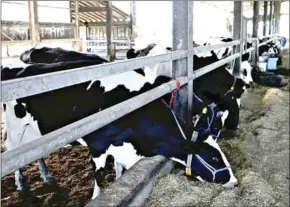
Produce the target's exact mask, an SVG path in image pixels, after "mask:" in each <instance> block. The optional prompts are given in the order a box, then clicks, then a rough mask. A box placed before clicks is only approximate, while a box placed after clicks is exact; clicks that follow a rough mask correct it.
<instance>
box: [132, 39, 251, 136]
mask: <svg viewBox="0 0 290 207" xmlns="http://www.w3.org/2000/svg"><path fill="white" fill-rule="evenodd" d="M151 45H154V44H150V46H149V47H147V48H145V49H142V50H137V51H135V50H134V49H130V50H129V51H128V52H127V58H128V59H131V58H135V57H140V56H144V55H146V53H144V52H142V51H147V53H148V50H150V49H151V48H152V47H151ZM167 50H171V48H169V47H168V48H167ZM209 54H210V55H209ZM202 55H204V56H202ZM218 60H219V58H218V57H217V55H216V54H215V52H214V51H211V52H209V53H206V54H205V53H202V54H197V55H194V56H193V62H194V70H198V69H200V68H202V67H204V66H206V65H209V64H212V63H214V62H217V61H218ZM139 70H141V69H139ZM247 70H248V69H247ZM249 71H250V69H249ZM243 73H244V72H243ZM140 74H141V72H140ZM242 76H243V75H238V77H235V76H233V75H232V74H231V73H229V71H228V69H227V65H224V66H221V67H219V68H217V69H215V70H213V71H211V72H209V73H207V74H205V75H203V76H201V77H199V78H197V79H196V80H194V89H193V93H194V94H195V96H194V97H200V98H199V99H200V100H203V101H205V102H206V103H207V104H209V103H211V102H214V103H219V106H220V107H222V108H223V110H229V111H230V114H229V117H228V119H227V120H226V123H225V126H226V128H227V129H231V130H236V129H237V128H238V123H239V108H240V98H241V96H242V94H243V93H244V92H245V90H246V88H248V87H249V86H250V84H247V83H246V82H245V81H244V80H245V79H251V73H250V72H249V73H247V72H245V73H244V78H242ZM250 83H251V82H250ZM193 101H194V102H195V103H197V102H199V101H198V100H197V99H196V98H194V100H193Z"/></svg>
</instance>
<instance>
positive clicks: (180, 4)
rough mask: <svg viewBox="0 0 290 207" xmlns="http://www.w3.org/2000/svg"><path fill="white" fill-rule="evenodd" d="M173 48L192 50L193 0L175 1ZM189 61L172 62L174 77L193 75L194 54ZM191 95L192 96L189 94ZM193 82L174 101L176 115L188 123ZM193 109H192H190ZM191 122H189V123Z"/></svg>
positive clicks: (183, 59) (182, 89)
mask: <svg viewBox="0 0 290 207" xmlns="http://www.w3.org/2000/svg"><path fill="white" fill-rule="evenodd" d="M172 4H173V25H172V28H173V39H172V42H173V50H191V49H193V45H192V33H193V26H192V24H193V23H192V21H193V2H192V1H173V3H172ZM187 58H188V61H187V59H186V58H182V59H179V60H176V61H173V64H172V68H173V71H172V73H173V74H172V75H173V77H175V78H176V77H180V76H187V75H188V74H189V77H190V76H193V74H192V72H193V66H192V63H193V60H192V58H193V57H192V55H189V56H188V57H187ZM187 68H188V70H189V71H188V70H187ZM188 91H190V94H188ZM188 95H190V96H188ZM190 97H192V83H189V84H188V85H187V86H184V87H183V88H181V89H180V90H178V92H177V93H176V95H175V98H174V101H173V110H174V112H175V113H176V115H177V116H178V117H179V118H180V119H181V120H183V121H184V122H185V123H186V122H187V123H188V121H189V120H188V118H189V117H190V119H191V120H192V116H191V114H190V113H191V112H189V111H188V108H189V107H188V106H189V105H191V101H192V98H190ZM191 108H192V107H191ZM190 110H192V109H190ZM188 124H189V123H188Z"/></svg>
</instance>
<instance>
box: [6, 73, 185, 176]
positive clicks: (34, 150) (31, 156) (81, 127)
mask: <svg viewBox="0 0 290 207" xmlns="http://www.w3.org/2000/svg"><path fill="white" fill-rule="evenodd" d="M178 80H179V82H180V83H181V85H184V84H186V83H187V82H188V78H187V77H180V78H178ZM176 87H177V81H175V80H173V81H170V82H169V83H165V84H162V85H161V86H158V87H156V88H154V89H152V90H150V91H147V92H145V93H143V94H141V95H138V96H135V97H134V98H131V99H129V100H126V101H124V102H122V103H119V104H116V105H114V106H112V107H110V108H108V109H105V110H104V111H100V112H97V113H95V114H93V115H91V116H88V117H86V118H84V119H81V120H79V121H77V122H74V123H72V124H70V125H67V126H65V127H62V128H60V129H58V130H55V131H53V132H51V133H48V134H46V135H44V136H42V137H40V138H38V139H36V140H33V141H31V142H29V143H26V144H23V145H21V146H19V147H17V148H15V149H13V150H10V151H7V152H4V153H2V154H1V155H2V163H1V164H2V171H1V173H2V174H1V177H3V176H5V175H8V174H9V173H11V172H13V171H15V170H17V169H19V168H22V167H24V166H25V165H27V164H29V163H31V162H33V161H35V160H37V159H40V158H42V157H45V156H47V155H49V154H50V153H52V152H54V151H55V150H57V149H59V148H61V147H63V146H65V145H67V144H69V143H71V142H73V141H75V140H77V139H79V138H80V137H83V136H85V135H87V134H89V133H91V132H93V131H96V130H98V129H100V128H101V127H103V126H106V125H107V124H109V123H111V122H113V121H115V120H117V119H119V118H120V117H122V116H125V115H126V114H128V113H130V112H132V111H134V110H136V109H138V108H140V107H142V106H144V105H146V104H148V103H150V102H151V101H154V100H156V99H158V98H160V97H161V96H163V95H165V94H166V93H169V92H171V91H172V90H174V89H175V88H176Z"/></svg>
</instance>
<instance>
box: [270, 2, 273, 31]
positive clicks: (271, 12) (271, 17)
mask: <svg viewBox="0 0 290 207" xmlns="http://www.w3.org/2000/svg"><path fill="white" fill-rule="evenodd" d="M272 22H273V1H270V14H269V35H271V34H272Z"/></svg>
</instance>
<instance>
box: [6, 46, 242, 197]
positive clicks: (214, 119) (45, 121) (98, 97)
mask: <svg viewBox="0 0 290 207" xmlns="http://www.w3.org/2000/svg"><path fill="white" fill-rule="evenodd" d="M163 52H164V49H163V48H161V47H159V46H158V47H154V48H153V49H152V50H151V51H150V52H149V54H148V55H156V54H160V53H163ZM41 57H42V56H41ZM30 60H31V59H30ZM37 60H38V59H37V58H36V59H34V61H35V62H37ZM80 61H84V60H77V61H73V60H67V59H66V61H64V62H57V61H55V63H51V64H43V63H37V64H32V65H30V66H28V67H26V68H18V69H17V68H16V69H12V70H10V69H8V68H3V69H2V71H1V77H2V78H3V80H11V79H16V78H22V77H28V76H33V75H38V74H43V73H49V72H56V71H58V70H66V69H71V68H75V67H80V65H79V64H81V63H84V62H86V61H89V60H85V61H84V62H80ZM92 61H94V60H92ZM97 61H100V60H99V59H98V60H97ZM39 62H41V61H39ZM100 62H101V63H106V62H107V61H105V60H104V61H100ZM30 63H31V61H30ZM170 69H171V63H161V64H158V67H152V68H149V67H145V69H144V70H143V71H144V74H145V75H141V74H139V73H138V72H136V71H130V72H126V73H122V74H118V75H114V76H110V77H106V78H101V79H98V80H92V81H88V82H84V83H80V84H77V85H74V86H69V87H64V88H61V89H57V90H53V91H48V92H45V93H41V94H37V95H33V96H29V97H25V98H20V99H17V100H13V101H9V102H7V103H5V105H6V123H7V132H8V133H7V141H6V143H5V146H6V149H7V150H11V149H13V148H15V147H20V146H21V144H24V143H27V142H29V141H32V140H33V139H36V138H38V137H39V136H41V135H44V134H47V133H49V132H51V131H54V130H56V129H58V128H61V127H63V126H65V125H68V124H70V123H73V122H75V121H77V120H80V119H82V118H85V117H87V116H89V115H92V114H94V113H97V112H99V111H100V110H104V109H106V108H108V107H110V106H113V105H115V104H117V103H119V102H122V101H125V100H127V99H129V98H131V97H134V96H136V95H138V94H141V93H143V92H145V91H148V90H150V89H152V88H153V87H156V86H158V85H161V84H162V83H166V82H168V81H169V80H171V77H170V74H171V70H170ZM166 103H168V97H167V98H166V96H165V97H164V98H163V99H159V100H156V101H154V102H152V103H150V104H148V105H146V106H144V107H142V108H140V109H138V110H136V111H134V112H132V113H130V114H129V115H127V116H124V117H122V118H121V119H119V120H117V121H115V122H113V123H112V124H109V125H107V126H105V127H103V128H101V129H99V130H97V131H95V132H93V133H90V134H88V135H86V136H84V137H82V139H80V142H82V144H84V145H86V146H88V147H89V149H90V153H91V155H92V157H93V161H94V163H95V167H96V172H98V171H99V170H100V169H101V168H102V167H103V166H104V164H105V157H106V156H107V155H108V154H112V155H114V158H115V165H116V171H117V175H118V176H117V177H119V176H120V173H119V171H118V169H120V167H119V166H120V165H121V166H123V167H125V168H127V169H128V168H130V166H132V165H133V164H134V163H135V162H136V161H137V160H138V159H139V158H140V157H141V156H154V155H163V156H166V157H168V158H171V159H174V160H176V161H179V162H181V163H184V162H185V159H184V158H185V157H186V156H187V155H189V154H194V159H193V161H192V163H187V165H188V166H190V168H191V170H192V176H195V177H197V178H199V179H200V180H205V181H210V182H218V183H223V184H224V185H225V186H226V187H232V186H234V185H235V184H236V183H237V180H236V178H235V177H234V175H233V172H232V170H231V168H230V165H229V163H228V161H227V159H226V157H225V155H224V154H223V153H222V151H221V149H220V148H219V146H218V145H217V143H216V142H215V141H214V138H213V136H212V135H213V134H215V132H217V133H218V132H219V131H220V129H221V127H222V124H223V122H224V120H225V117H226V116H227V114H228V112H227V111H223V110H220V109H219V107H218V106H215V105H210V106H208V105H204V107H203V109H206V112H205V111H204V110H203V113H201V114H200V116H199V117H198V120H197V121H196V122H195V125H194V126H192V127H191V128H190V132H184V131H183V128H184V127H182V126H181V125H182V122H181V121H178V118H177V117H176V116H175V114H174V113H173V112H172V111H171V110H170V108H168V106H167V104H166ZM156 111H158V113H156ZM156 114H158V115H162V116H156ZM208 120H210V122H209V121H208ZM195 130H196V131H195ZM193 131H195V134H197V135H198V136H196V137H197V139H196V141H195V144H193V143H192V142H190V140H189V137H190V136H189V135H191V134H194V133H193ZM153 138H154V139H153ZM215 138H216V137H215ZM141 143H142V144H141ZM147 144H148V145H149V146H152V147H150V148H148V147H147ZM177 146H178V147H177ZM129 148H130V149H131V150H129ZM173 148H174V149H175V150H172V149H173ZM120 151H122V153H121V155H122V156H121V155H120V154H118V153H117V152H120ZM115 153H117V154H115ZM137 155H138V156H137ZM134 156H135V157H136V159H127V158H128V157H129V158H133V157H134ZM137 157H138V159H137ZM205 163H206V164H205ZM43 164H44V163H42V164H40V167H41V166H44V165H43ZM208 166H211V168H208ZM40 170H41V174H42V177H43V178H44V180H45V181H46V182H50V180H51V175H50V173H49V172H48V170H47V168H45V169H40ZM15 176H16V185H17V188H18V190H27V188H26V187H27V186H26V185H25V183H24V180H23V179H22V178H23V175H22V171H21V169H20V170H18V171H16V173H15ZM98 193H99V187H98V185H97V181H96V185H95V189H94V193H93V198H94V197H96V196H97V195H98Z"/></svg>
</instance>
